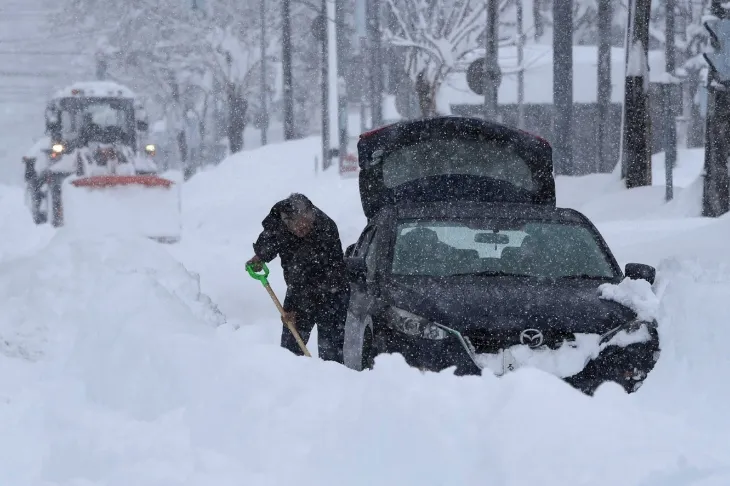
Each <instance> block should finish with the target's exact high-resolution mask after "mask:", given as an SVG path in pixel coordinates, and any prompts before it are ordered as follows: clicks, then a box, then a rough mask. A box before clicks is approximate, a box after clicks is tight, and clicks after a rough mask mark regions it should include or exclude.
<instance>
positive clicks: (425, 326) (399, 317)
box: [386, 307, 449, 341]
mask: <svg viewBox="0 0 730 486" xmlns="http://www.w3.org/2000/svg"><path fill="white" fill-rule="evenodd" d="M386 318H387V322H388V325H389V326H390V327H391V328H393V329H395V330H396V331H399V332H402V333H403V334H408V335H409V336H413V337H418V338H421V339H432V340H437V341H438V340H441V339H446V338H447V337H449V333H448V332H447V331H446V330H444V329H442V328H441V326H440V325H439V324H437V323H435V322H431V321H429V320H428V319H424V318H423V317H421V316H417V315H415V314H412V313H410V312H407V311H404V310H403V309H398V308H397V307H390V308H389V309H388V311H387V312H386Z"/></svg>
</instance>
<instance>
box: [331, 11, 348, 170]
mask: <svg viewBox="0 0 730 486" xmlns="http://www.w3.org/2000/svg"><path fill="white" fill-rule="evenodd" d="M343 3H344V2H343V1H342V0H334V11H335V12H334V13H335V19H334V20H335V39H336V40H335V42H336V51H337V52H336V57H337V96H338V97H337V128H338V139H339V142H340V144H339V156H340V157H339V159H340V160H339V162H340V165H342V162H343V160H344V157H345V155H346V154H347V145H348V133H347V132H348V127H347V122H348V120H347V118H348V113H347V108H348V106H347V85H346V83H345V58H346V56H347V52H346V51H347V49H346V47H347V45H348V43H347V42H346V41H345V28H344V27H345V25H344V24H345V6H344V5H343Z"/></svg>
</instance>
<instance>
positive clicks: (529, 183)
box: [382, 136, 535, 191]
mask: <svg viewBox="0 0 730 486" xmlns="http://www.w3.org/2000/svg"><path fill="white" fill-rule="evenodd" d="M382 163H383V182H384V183H385V185H386V187H388V188H394V187H397V186H400V185H402V184H406V183H408V182H411V181H415V180H418V179H422V178H426V177H432V176H442V175H462V176H477V177H488V178H491V179H496V180H500V181H504V182H508V183H510V184H513V185H515V186H517V187H519V188H520V189H524V190H527V191H533V190H535V182H534V180H533V174H532V171H531V170H530V166H529V165H528V164H527V162H526V161H525V160H524V159H523V158H522V157H521V156H520V155H519V154H518V153H517V150H516V149H515V147H513V146H511V145H510V144H509V143H505V142H499V141H496V140H489V139H483V138H482V139H480V138H478V137H466V136H462V137H448V138H441V137H436V138H425V139H421V140H419V141H414V142H413V143H408V144H406V145H404V146H400V147H398V148H396V149H393V150H391V151H389V152H387V153H386V154H384V156H383V160H382Z"/></svg>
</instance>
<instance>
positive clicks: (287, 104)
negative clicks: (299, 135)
mask: <svg viewBox="0 0 730 486" xmlns="http://www.w3.org/2000/svg"><path fill="white" fill-rule="evenodd" d="M281 8H282V13H281V28H282V39H281V50H282V53H281V63H282V69H283V71H284V72H283V75H282V77H283V81H284V140H292V139H294V138H295V136H296V135H295V132H294V88H293V82H292V45H291V0H282V2H281Z"/></svg>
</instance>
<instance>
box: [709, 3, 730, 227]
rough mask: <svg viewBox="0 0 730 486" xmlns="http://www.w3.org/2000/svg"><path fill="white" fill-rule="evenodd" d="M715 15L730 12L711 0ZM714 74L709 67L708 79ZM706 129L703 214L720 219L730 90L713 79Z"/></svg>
mask: <svg viewBox="0 0 730 486" xmlns="http://www.w3.org/2000/svg"><path fill="white" fill-rule="evenodd" d="M711 11H712V14H713V15H715V16H716V17H718V18H720V19H727V18H728V17H729V16H728V12H727V10H725V9H724V8H723V7H722V2H721V1H720V0H713V1H712V10H711ZM713 77H715V73H714V71H713V70H712V69H710V73H709V78H710V80H712V78H713ZM706 123H707V125H706V126H707V128H706V129H705V178H704V187H703V191H702V215H703V216H705V217H711V218H717V217H719V216H722V215H723V214H726V213H727V212H728V211H730V174H729V170H730V169H729V168H728V160H730V142H728V138H727V134H728V133H730V91H727V90H726V89H724V88H719V89H718V87H717V86H716V82H714V81H710V83H709V88H708V98H707V121H706Z"/></svg>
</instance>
